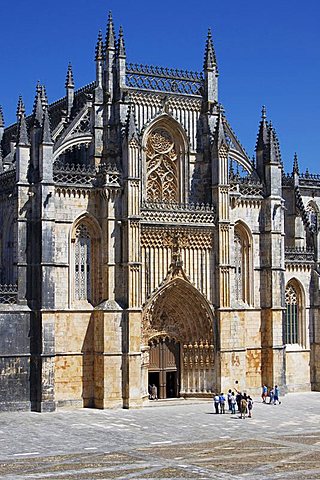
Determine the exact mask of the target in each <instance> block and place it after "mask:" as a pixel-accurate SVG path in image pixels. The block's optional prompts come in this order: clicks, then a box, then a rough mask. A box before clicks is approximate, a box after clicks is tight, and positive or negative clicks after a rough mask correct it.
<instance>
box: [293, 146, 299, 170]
mask: <svg viewBox="0 0 320 480" xmlns="http://www.w3.org/2000/svg"><path fill="white" fill-rule="evenodd" d="M292 173H293V174H294V173H296V174H297V175H299V163H298V155H297V152H294V156H293V170H292Z"/></svg>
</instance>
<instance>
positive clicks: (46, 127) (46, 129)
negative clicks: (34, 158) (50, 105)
mask: <svg viewBox="0 0 320 480" xmlns="http://www.w3.org/2000/svg"><path fill="white" fill-rule="evenodd" d="M42 143H45V144H49V145H51V144H52V143H53V142H52V137H51V128H50V119H49V112H48V109H47V108H46V109H45V111H44V115H43V127H42Z"/></svg>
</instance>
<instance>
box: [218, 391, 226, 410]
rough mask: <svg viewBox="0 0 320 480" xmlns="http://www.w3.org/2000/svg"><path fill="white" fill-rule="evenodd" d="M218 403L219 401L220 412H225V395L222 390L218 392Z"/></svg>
mask: <svg viewBox="0 0 320 480" xmlns="http://www.w3.org/2000/svg"><path fill="white" fill-rule="evenodd" d="M219 403H220V413H226V412H225V403H226V397H225V396H224V393H223V392H221V393H220V396H219Z"/></svg>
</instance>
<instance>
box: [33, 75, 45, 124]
mask: <svg viewBox="0 0 320 480" xmlns="http://www.w3.org/2000/svg"><path fill="white" fill-rule="evenodd" d="M41 94H42V87H41V85H40V82H39V80H38V83H37V87H36V96H35V100H34V104H33V112H32V115H33V125H38V126H39V125H41V124H42V118H43V105H42V95H41Z"/></svg>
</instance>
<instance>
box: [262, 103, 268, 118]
mask: <svg viewBox="0 0 320 480" xmlns="http://www.w3.org/2000/svg"><path fill="white" fill-rule="evenodd" d="M266 118H267V110H266V107H265V105H262V110H261V120H265V119H266Z"/></svg>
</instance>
